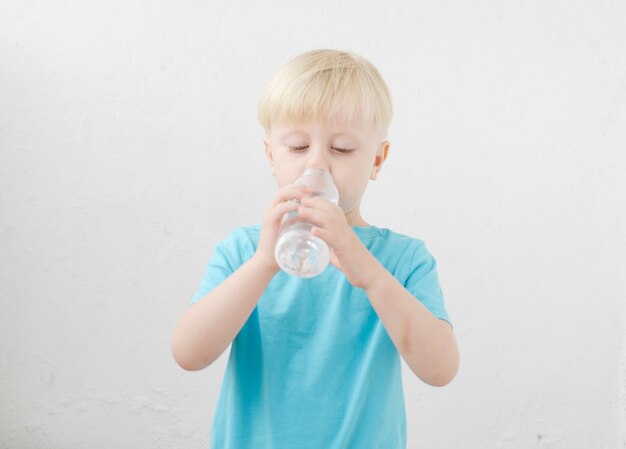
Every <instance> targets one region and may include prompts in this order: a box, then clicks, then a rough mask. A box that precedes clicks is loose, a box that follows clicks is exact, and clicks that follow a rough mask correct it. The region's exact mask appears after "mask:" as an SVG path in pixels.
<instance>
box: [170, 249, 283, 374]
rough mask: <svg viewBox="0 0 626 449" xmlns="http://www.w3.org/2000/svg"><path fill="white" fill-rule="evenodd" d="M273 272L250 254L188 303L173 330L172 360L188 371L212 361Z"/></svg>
mask: <svg viewBox="0 0 626 449" xmlns="http://www.w3.org/2000/svg"><path fill="white" fill-rule="evenodd" d="M277 272H278V270H277V269H273V268H271V267H267V266H266V265H265V264H263V263H262V262H261V261H260V260H259V259H258V258H257V257H255V256H253V257H252V258H250V259H249V260H248V261H247V262H245V263H244V264H243V265H242V266H241V267H239V269H238V270H237V271H235V272H234V273H233V274H231V275H230V276H229V277H228V278H227V279H226V280H224V281H223V282H222V283H221V284H220V285H218V286H217V287H216V288H215V289H213V290H212V291H211V292H210V293H208V294H207V295H206V296H205V297H204V298H202V299H201V300H200V301H198V302H197V303H195V304H194V305H192V306H191V307H189V309H187V311H186V312H185V313H184V314H183V316H182V317H181V318H180V319H179V320H178V323H177V324H176V328H175V330H174V337H173V339H172V353H173V355H174V359H176V362H177V363H178V364H179V365H180V366H181V367H182V368H184V369H186V370H190V371H196V370H201V369H203V368H205V367H207V366H209V365H210V364H211V363H213V362H214V361H215V360H216V359H217V358H218V357H219V356H220V355H221V354H222V353H223V352H224V351H225V350H226V348H228V345H229V344H230V343H231V342H232V341H233V340H234V338H235V337H236V336H237V334H238V333H239V331H240V330H241V328H242V327H243V325H244V324H245V323H246V320H247V319H248V318H249V317H250V314H252V311H253V310H254V308H255V307H256V304H257V303H258V301H259V299H260V298H261V295H263V292H264V291H265V289H266V288H267V285H268V284H269V282H270V281H271V280H272V278H273V277H274V275H275V274H276V273H277Z"/></svg>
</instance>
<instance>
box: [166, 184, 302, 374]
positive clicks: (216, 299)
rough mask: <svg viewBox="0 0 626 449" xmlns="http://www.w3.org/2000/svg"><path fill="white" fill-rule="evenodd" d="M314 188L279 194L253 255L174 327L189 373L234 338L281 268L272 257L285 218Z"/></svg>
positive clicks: (179, 356)
mask: <svg viewBox="0 0 626 449" xmlns="http://www.w3.org/2000/svg"><path fill="white" fill-rule="evenodd" d="M310 193H311V190H310V189H309V188H306V187H304V186H301V185H295V184H288V185H286V186H284V187H282V188H281V189H280V190H278V192H277V193H276V195H275V197H274V199H273V201H272V202H271V204H270V206H269V208H268V209H267V211H266V213H265V216H264V218H263V225H262V229H261V235H260V237H259V242H258V245H257V249H256V252H255V254H254V255H253V256H252V257H251V258H250V259H248V260H247V261H246V262H244V263H243V265H241V266H240V267H239V268H238V269H237V270H236V271H235V272H234V273H232V274H231V275H230V276H229V277H228V278H226V279H225V280H224V281H222V283H221V284H219V285H218V286H217V287H215V288H214V289H213V290H212V291H211V292H209V293H208V294H207V295H206V296H205V297H204V298H202V299H201V300H200V301H198V302H197V303H195V304H194V305H192V306H191V307H189V308H188V309H187V310H186V311H185V313H184V314H183V315H182V317H181V318H180V319H179V320H178V322H177V323H176V327H175V329H174V336H173V338H172V354H173V355H174V359H175V360H176V362H177V363H178V364H179V365H180V366H181V367H182V368H184V369H186V370H190V371H197V370H201V369H203V368H205V367H207V366H209V365H210V364H211V363H213V362H214V361H215V360H216V359H217V358H218V357H219V356H220V355H221V354H222V353H223V352H224V351H225V350H226V348H227V347H228V345H229V344H230V343H231V342H232V341H233V340H234V339H235V337H236V336H237V334H238V333H239V331H240V330H241V328H242V327H243V325H244V324H245V323H246V321H247V320H248V318H249V317H250V315H251V314H252V311H253V310H254V308H255V307H256V304H257V303H258V302H259V299H261V296H262V295H263V292H264V291H265V289H266V288H267V285H268V284H269V282H270V281H271V280H272V278H273V277H274V275H275V274H276V273H278V271H279V270H280V268H279V267H278V264H277V263H276V260H275V258H274V246H275V245H276V240H277V238H278V232H279V229H280V224H281V219H282V217H283V215H284V214H285V213H287V212H291V211H295V210H297V209H298V206H299V203H298V202H294V201H289V200H291V199H301V198H302V197H303V196H305V195H307V194H310Z"/></svg>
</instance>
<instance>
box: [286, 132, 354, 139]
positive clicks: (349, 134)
mask: <svg viewBox="0 0 626 449" xmlns="http://www.w3.org/2000/svg"><path fill="white" fill-rule="evenodd" d="M296 134H298V135H305V136H308V135H309V133H307V132H306V131H300V130H297V131H291V132H288V133H286V134H284V135H283V137H291V136H293V135H296ZM340 136H345V137H352V138H355V139H358V135H356V134H351V133H346V132H338V133H333V134H331V135H330V137H340Z"/></svg>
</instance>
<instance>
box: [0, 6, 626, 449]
mask: <svg viewBox="0 0 626 449" xmlns="http://www.w3.org/2000/svg"><path fill="white" fill-rule="evenodd" d="M338 3H341V2H333V1H323V2H322V1H320V2H310V3H307V4H305V3H304V2H288V1H284V2H280V1H271V2H269V1H266V2H264V3H263V2H256V3H255V2H235V1H221V2H217V1H214V2H200V1H186V2H175V1H161V2H135V1H120V0H116V1H99V2H95V1H94V2H80V1H61V2H44V1H39V2H25V1H13V2H3V5H2V8H1V9H0V11H1V12H0V149H1V152H0V188H1V189H0V195H1V196H0V262H1V264H2V265H1V271H0V276H1V277H0V294H1V297H0V300H1V313H0V354H1V356H0V448H11V449H13V448H20V449H21V448H29V449H30V448H90V449H105V448H107V449H108V448H113V447H119V448H146V449H147V448H153V447H159V448H182V447H185V448H206V447H208V437H209V432H210V420H211V418H212V413H213V410H214V407H215V404H216V400H217V395H218V392H219V387H220V385H221V379H222V375H223V372H224V368H225V362H226V357H227V354H224V355H223V356H222V357H221V358H220V359H219V360H218V362H216V363H215V364H214V365H212V366H210V367H209V368H207V369H205V370H204V371H201V372H199V373H187V372H185V371H183V370H181V369H180V368H178V367H177V366H176V365H175V363H174V361H173V359H172V357H171V354H170V340H171V334H172V329H173V325H174V323H175V321H176V320H177V319H178V317H179V316H180V314H181V313H182V312H183V311H184V310H185V308H186V307H187V304H188V302H189V300H190V298H191V296H192V294H193V293H194V292H195V289H196V288H197V286H198V283H199V282H200V279H201V276H202V273H203V270H204V266H205V264H206V262H207V260H208V258H209V257H210V255H211V252H212V250H213V247H214V245H215V243H216V242H217V241H218V240H219V239H221V238H223V237H224V236H225V235H226V234H227V233H228V232H229V231H230V230H231V229H232V228H233V227H235V226H238V225H247V224H254V223H258V222H260V219H261V217H262V215H263V212H264V210H265V208H266V206H267V204H268V202H269V200H270V198H271V195H272V194H273V191H274V184H273V178H272V177H271V173H270V170H269V168H268V164H267V163H266V161H265V158H264V155H263V152H262V145H261V138H262V131H261V128H260V126H259V125H258V123H257V121H256V104H257V99H258V97H259V94H260V92H261V89H262V88H263V86H264V84H265V82H266V81H267V80H268V79H269V77H270V76H271V75H272V74H273V73H274V72H275V71H276V70H277V69H278V67H279V66H280V65H281V64H283V63H284V62H286V61H287V60H288V59H289V58H291V57H292V56H294V55H295V54H297V53H300V52H302V51H305V50H309V49H313V48H318V47H331V48H339V49H347V50H352V51H355V52H357V53H360V54H362V55H363V56H366V57H367V58H369V59H370V60H371V61H372V62H374V64H376V65H377V66H378V67H379V69H380V70H381V72H382V73H383V76H384V77H385V78H386V80H387V82H388V84H389V86H390V88H391V90H392V93H393V95H394V100H395V118H394V123H393V126H392V129H391V135H390V137H391V141H392V148H391V152H390V156H389V159H388V161H387V164H386V165H385V168H384V169H383V172H382V173H381V176H380V178H379V180H378V181H376V182H374V183H372V184H371V185H370V187H369V188H368V192H367V195H366V197H365V200H364V203H363V214H364V217H365V218H366V220H368V221H370V222H372V223H374V224H376V225H378V226H384V227H390V228H392V229H394V230H396V231H398V232H403V233H407V234H410V235H413V236H415V237H418V238H422V239H424V240H425V241H426V242H427V245H428V246H429V249H430V250H431V251H432V252H433V254H434V255H435V257H436V258H437V260H438V262H439V273H440V277H441V281H442V285H443V289H444V293H445V295H446V299H447V304H448V309H449V311H450V313H451V315H452V318H453V320H454V323H455V327H456V333H457V337H458V341H459V345H460V349H461V356H462V366H461V370H460V372H459V374H458V376H457V378H456V379H455V380H454V382H453V383H452V384H450V385H449V386H447V387H445V388H443V389H437V388H432V387H429V386H427V385H425V384H423V383H421V382H420V381H419V380H418V379H417V378H415V377H414V376H412V375H411V374H410V371H409V370H408V367H407V366H406V365H404V374H405V377H404V383H405V390H406V400H407V413H408V420H409V430H408V439H409V445H408V446H409V448H431V449H439V448H440V449H444V448H481V449H492V448H493V449H495V448H498V449H500V448H507V449H508V448H515V449H517V448H519V449H525V448H530V447H546V448H559V449H590V448H593V449H604V448H606V449H609V448H618V447H620V448H621V447H624V445H626V428H625V423H626V350H625V348H626V346H625V345H626V340H625V332H624V328H625V324H626V319H625V318H626V317H625V312H626V309H625V306H624V299H625V298H626V282H625V280H624V279H625V276H624V273H625V271H626V258H625V254H626V210H625V205H626V183H625V181H624V179H623V178H624V174H625V172H626V156H625V150H626V145H625V143H624V142H626V48H625V47H626V44H625V43H626V32H625V31H624V23H626V7H625V6H624V3H623V2H618V1H604V2H584V1H575V2H571V1H570V2H565V1H557V2H489V1H482V2H479V1H472V2H444V1H438V2H423V3H420V2H413V1H408V0H404V1H401V2H382V1H381V2H374V1H369V2H357V1H352V2H346V3H344V4H338ZM384 3H390V4H388V5H385V4H384ZM390 199H391V200H390Z"/></svg>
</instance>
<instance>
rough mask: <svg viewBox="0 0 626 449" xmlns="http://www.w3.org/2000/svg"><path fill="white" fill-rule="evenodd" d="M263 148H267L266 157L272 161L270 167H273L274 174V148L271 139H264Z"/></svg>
mask: <svg viewBox="0 0 626 449" xmlns="http://www.w3.org/2000/svg"><path fill="white" fill-rule="evenodd" d="M263 146H264V147H265V156H267V160H268V161H270V165H271V167H272V174H274V156H273V155H272V147H271V146H270V139H269V137H267V136H265V137H264V138H263Z"/></svg>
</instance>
